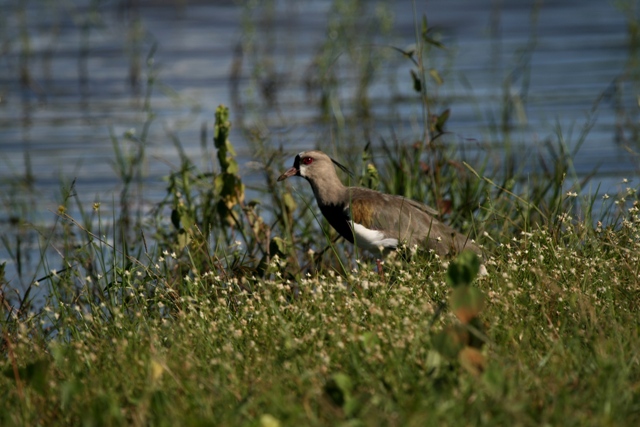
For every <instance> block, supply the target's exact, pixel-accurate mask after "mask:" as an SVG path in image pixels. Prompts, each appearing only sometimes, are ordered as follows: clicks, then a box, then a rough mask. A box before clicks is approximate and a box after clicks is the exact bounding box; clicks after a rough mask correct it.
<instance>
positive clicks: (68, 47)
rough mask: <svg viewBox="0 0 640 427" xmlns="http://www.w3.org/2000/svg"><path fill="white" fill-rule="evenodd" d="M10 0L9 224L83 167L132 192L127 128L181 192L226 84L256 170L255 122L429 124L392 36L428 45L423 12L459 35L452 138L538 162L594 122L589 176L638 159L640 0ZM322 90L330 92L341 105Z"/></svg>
mask: <svg viewBox="0 0 640 427" xmlns="http://www.w3.org/2000/svg"><path fill="white" fill-rule="evenodd" d="M0 6H1V8H2V11H3V12H2V16H1V17H0V46H1V50H0V194H1V197H2V200H1V203H2V204H3V208H2V210H1V213H0V234H1V235H3V236H4V238H5V239H9V236H10V232H9V230H12V227H14V226H15V223H16V218H15V217H16V216H20V215H24V214H25V212H24V209H28V210H29V215H30V219H29V221H33V222H38V223H40V222H41V223H45V224H46V223H47V222H52V221H53V218H55V211H56V209H57V206H58V204H60V200H61V198H62V197H63V195H62V189H63V188H68V187H69V186H70V183H71V182H73V181H74V180H75V184H74V191H75V193H74V194H76V195H77V197H78V199H79V200H80V201H81V203H86V204H87V209H89V208H90V204H91V203H93V202H94V201H100V202H102V203H103V204H104V205H105V206H112V209H117V203H115V202H116V200H117V199H118V197H119V196H118V192H119V191H121V189H122V182H121V177H120V176H119V174H118V173H117V172H116V171H115V170H116V169H117V167H116V165H117V161H116V158H115V149H114V143H116V145H117V146H118V147H121V148H122V149H123V150H124V152H125V153H130V152H133V151H130V150H133V149H134V148H135V147H136V144H144V149H145V159H144V168H143V170H144V173H143V176H141V177H140V182H141V183H143V184H144V189H143V190H142V191H141V194H140V196H139V197H140V201H141V203H143V204H148V205H152V204H153V203H155V202H157V201H158V200H160V199H162V197H163V196H164V192H165V187H166V182H165V181H163V177H165V176H166V175H167V174H168V173H169V172H170V171H172V170H176V169H177V168H178V167H179V163H180V161H179V150H178V149H177V148H176V144H175V141H179V142H180V147H182V149H183V150H184V152H185V153H186V154H187V155H188V156H191V157H192V158H194V159H199V160H197V161H200V162H203V163H206V162H208V161H209V160H210V159H208V158H207V157H206V156H203V152H211V151H212V150H213V148H212V147H211V135H212V130H211V129H212V126H213V113H214V111H215V108H216V107H217V106H218V105H220V104H225V105H228V106H230V107H231V120H232V122H233V126H234V128H233V129H234V130H233V133H232V136H231V140H232V143H233V145H234V147H235V148H236V150H237V152H238V159H239V162H240V165H241V174H242V175H243V177H244V179H245V180H246V181H247V182H248V183H252V182H254V183H256V185H257V183H258V182H259V181H260V180H261V179H262V171H261V169H260V164H259V163H256V162H255V161H254V160H256V145H255V138H256V135H259V136H258V137H257V138H258V139H260V140H261V141H263V143H265V144H268V145H270V146H278V145H282V146H283V148H284V150H285V152H287V153H290V154H291V157H292V156H293V155H294V154H295V153H297V152H298V151H300V150H302V149H306V148H310V147H320V148H323V149H325V150H328V151H332V150H336V149H337V148H347V149H348V148H349V147H353V148H354V149H361V148H362V146H364V144H365V143H366V142H368V141H370V142H372V144H373V145H376V144H379V143H380V141H381V140H391V139H393V138H397V139H398V140H399V141H400V142H402V143H407V144H409V143H412V142H413V141H414V139H415V138H416V136H417V135H420V133H421V129H420V128H421V121H420V120H421V114H422V113H421V106H420V102H419V99H418V98H417V95H416V93H415V91H414V90H413V87H412V82H411V78H410V74H409V73H410V70H411V69H412V68H415V67H413V65H412V63H411V62H410V61H409V60H408V59H407V58H406V57H405V56H403V55H402V54H401V53H400V52H399V51H397V50H394V49H392V48H390V47H389V46H394V47H396V48H399V49H402V50H405V51H408V50H410V49H411V46H412V45H414V44H415V41H416V21H417V22H418V24H417V25H418V27H419V25H420V21H421V19H422V16H423V15H426V16H427V18H428V23H429V25H430V26H431V27H433V28H434V33H433V34H435V37H437V38H438V40H439V41H440V42H442V43H443V44H444V46H445V47H446V49H436V48H434V49H432V52H433V57H431V56H428V57H427V58H426V63H427V67H429V68H433V69H434V70H437V71H438V73H437V74H434V75H433V76H434V79H440V80H441V83H440V84H438V85H435V86H434V87H435V88H436V89H432V92H431V93H430V94H431V95H434V96H437V98H438V101H437V103H434V104H435V106H436V108H437V107H438V106H442V110H444V109H445V108H450V109H451V116H450V119H449V122H448V123H447V131H448V132H450V134H449V137H448V139H447V141H448V143H451V144H459V145H461V146H464V147H466V148H465V149H466V150H467V151H466V152H467V153H468V154H469V155H470V156H473V153H474V152H476V151H477V152H482V151H486V150H489V149H492V150H494V151H495V153H496V157H495V161H496V162H500V161H504V159H505V158H506V157H507V156H508V155H513V156H514V157H516V158H520V159H522V160H521V161H522V162H524V163H526V162H527V159H528V158H532V157H536V156H537V155H538V153H539V151H540V147H544V146H545V144H546V143H547V142H548V141H549V140H557V139H561V140H563V141H564V142H565V143H566V146H567V147H568V149H571V148H572V147H574V146H575V144H577V143H579V142H580V141H581V139H580V134H581V132H582V131H586V130H588V133H585V134H586V136H585V137H584V141H582V145H581V147H580V150H579V151H578V152H577V154H576V155H575V158H574V161H575V163H574V166H575V171H576V174H577V176H578V177H586V176H590V174H591V173H592V172H594V171H595V175H593V176H592V177H591V180H590V181H589V184H588V187H587V188H585V189H584V191H586V192H589V191H591V192H595V191H596V189H598V191H599V192H600V193H602V194H604V193H607V192H608V193H615V192H616V191H619V190H620V189H621V188H623V187H624V186H627V185H631V184H634V178H635V176H636V175H637V171H638V166H639V164H638V157H637V154H636V153H637V151H638V146H639V144H640V140H639V138H638V129H639V128H640V113H639V110H640V109H639V97H640V91H639V90H638V88H639V85H638V81H639V80H638V74H639V73H640V71H639V68H640V67H638V49H639V48H640V47H639V46H640V42H639V38H640V35H639V30H638V22H639V21H640V19H639V17H638V4H637V2H636V1H602V0H581V1H571V0H555V1H513V0H512V1H509V0H504V1H499V0H494V1H476V0H447V1H445V0H430V1H417V2H415V5H414V4H413V3H412V2H410V1H406V0H398V1H388V2H384V1H360V2H356V1H310V0H309V1H269V2H258V1H249V2H232V1H212V2H207V1H186V0H175V1H171V0H155V1H154V0H149V1H144V0H140V1H136V0H129V1H125V0H122V1H75V2H74V1H71V2H57V1H47V0H39V1H34V0H32V1H23V0H19V1H18V0H15V1H11V0H0ZM414 6H415V9H414ZM365 52H366V55H367V56H366V57H363V56H362V55H364V54H365ZM323 61H324V62H323ZM323 67H324V68H323ZM327 68H331V69H332V70H334V71H336V70H337V71H336V73H335V75H336V76H337V78H338V79H339V82H332V83H331V84H330V85H329V86H330V87H331V88H333V89H331V90H326V86H324V87H325V88H324V89H323V88H320V87H321V86H323V84H324V83H326V82H323V81H322V79H323V77H324V76H326V74H323V73H322V72H321V71H319V70H326V69H327ZM369 69H370V70H372V71H371V77H370V79H369V80H367V81H366V84H367V86H366V88H364V89H363V88H362V77H361V76H362V75H363V74H365V75H366V74H367V70H369ZM359 76H360V77H359ZM363 91H364V92H365V94H366V99H367V103H366V108H367V109H368V112H367V113H366V114H364V115H362V117H365V118H366V121H367V123H368V124H367V125H366V126H362V127H361V128H360V127H358V129H357V130H355V129H353V128H354V126H352V124H353V123H354V122H353V121H350V119H349V118H350V117H354V116H357V114H356V113H357V111H356V110H357V109H358V108H360V107H358V106H357V105H358V104H356V103H355V102H351V101H353V100H354V99H356V98H362V97H363V95H362V92H363ZM323 102H324V104H323ZM320 105H328V111H329V115H330V116H331V119H330V120H329V121H327V120H326V117H324V118H323V111H327V110H323V109H322V108H321V107H320ZM252 138H253V140H252ZM203 146H204V148H203ZM132 147H133V148H132ZM545 153H546V155H548V154H549V152H548V151H546V152H545ZM289 161H290V159H289V160H287V162H289ZM523 167H524V168H525V170H526V168H527V167H534V166H533V163H532V165H529V166H528V165H526V164H525V165H524V166H523ZM623 179H624V180H627V181H629V182H624V183H623V182H622V181H623ZM636 184H637V183H636ZM27 194H29V195H30V197H32V196H33V195H34V194H35V195H36V198H35V203H33V202H31V203H29V204H26V205H24V206H26V207H22V208H19V206H20V203H19V202H18V201H19V200H20V199H21V198H22V197H26V195H27ZM75 213H77V212H75ZM72 214H74V212H72ZM5 243H6V244H4V245H2V247H0V262H4V261H8V268H9V270H8V271H10V270H11V259H12V256H10V254H9V248H8V246H9V247H10V246H11V245H10V243H11V242H5ZM33 250H35V251H36V252H37V251H38V248H37V247H34V248H33ZM34 258H35V257H34ZM13 274H14V273H11V274H8V279H11V278H12V277H13Z"/></svg>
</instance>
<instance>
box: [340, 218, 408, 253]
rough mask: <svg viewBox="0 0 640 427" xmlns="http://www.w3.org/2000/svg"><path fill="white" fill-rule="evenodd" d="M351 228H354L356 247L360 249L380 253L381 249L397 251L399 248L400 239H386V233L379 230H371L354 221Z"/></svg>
mask: <svg viewBox="0 0 640 427" xmlns="http://www.w3.org/2000/svg"><path fill="white" fill-rule="evenodd" d="M351 226H352V227H353V234H354V236H355V240H356V245H357V246H358V247H359V248H362V249H366V250H368V251H371V252H376V253H377V252H380V248H382V249H390V248H391V249H395V248H396V247H397V246H398V239H394V238H392V237H385V235H384V233H383V232H381V231H379V230H371V229H369V228H367V227H365V226H363V225H360V224H357V223H355V222H353V221H352V222H351Z"/></svg>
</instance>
